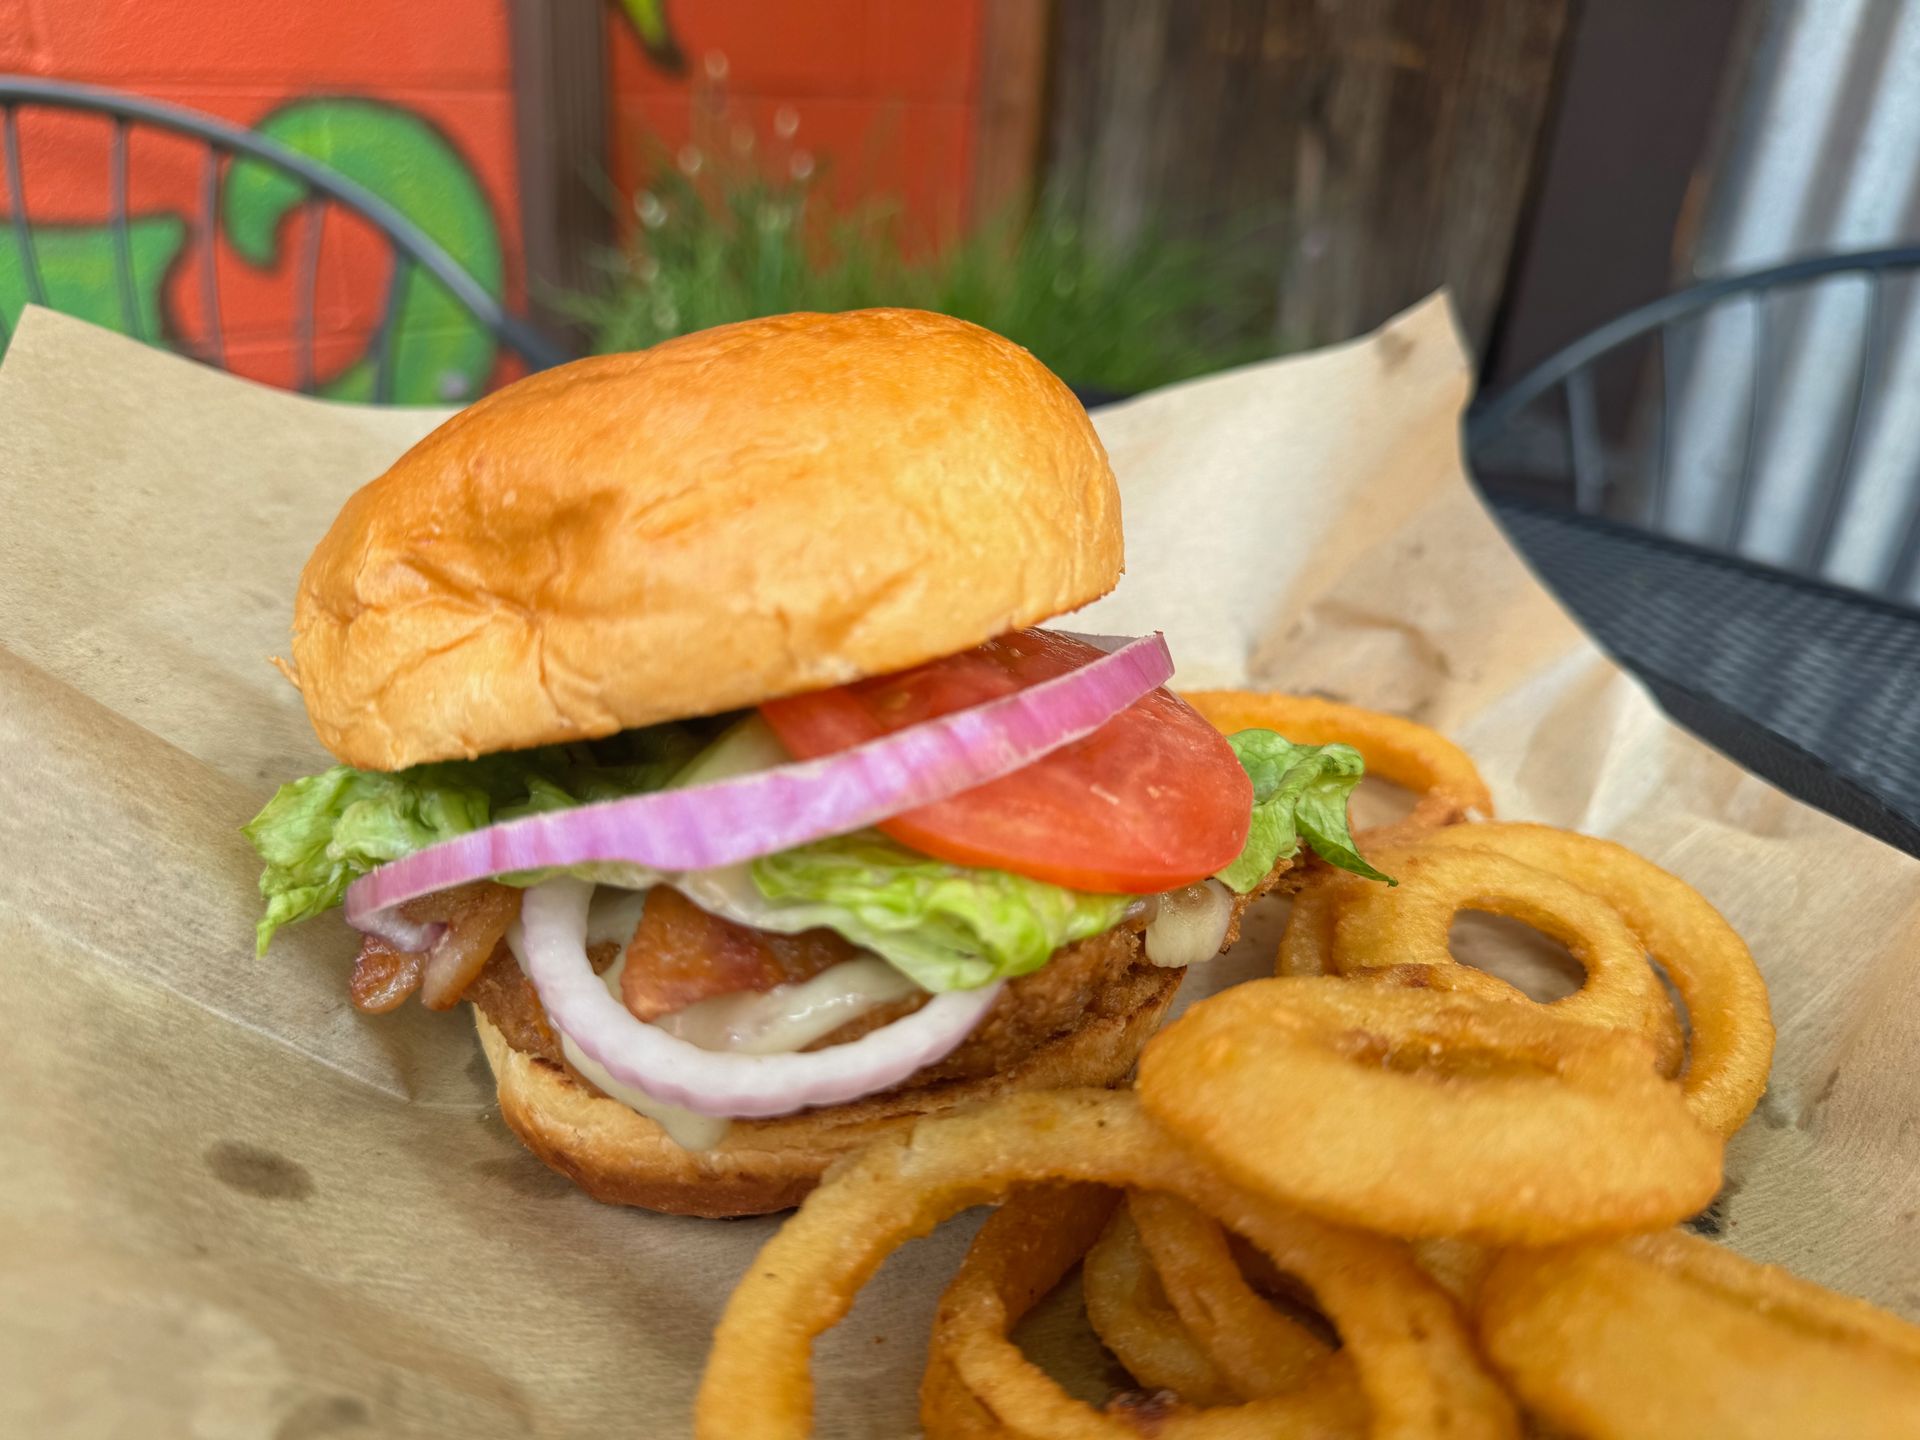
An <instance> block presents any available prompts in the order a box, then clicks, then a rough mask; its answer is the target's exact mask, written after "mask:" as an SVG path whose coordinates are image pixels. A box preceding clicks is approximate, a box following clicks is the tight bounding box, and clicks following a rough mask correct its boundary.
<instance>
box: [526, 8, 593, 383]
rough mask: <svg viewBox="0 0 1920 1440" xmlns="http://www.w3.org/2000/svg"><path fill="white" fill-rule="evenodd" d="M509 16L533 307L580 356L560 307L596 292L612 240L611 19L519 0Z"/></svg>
mask: <svg viewBox="0 0 1920 1440" xmlns="http://www.w3.org/2000/svg"><path fill="white" fill-rule="evenodd" d="M509 10H510V21H509V23H510V38H511V41H512V45H513V94H514V135H515V150H516V154H517V156H518V160H519V172H520V175H519V189H520V226H521V242H522V247H523V253H524V254H525V256H526V273H527V303H528V307H529V309H530V310H531V312H532V314H533V317H534V319H535V321H536V322H537V323H538V324H539V325H540V326H541V328H542V329H544V330H546V331H547V332H548V333H549V334H550V335H552V336H553V337H554V338H555V339H556V340H559V341H560V342H562V343H563V344H568V345H572V346H575V347H578V346H580V344H581V342H582V337H581V336H580V335H579V334H578V333H577V332H576V331H575V329H574V327H573V326H572V325H571V324H570V323H569V322H568V321H567V320H566V319H565V318H564V317H563V316H561V315H560V314H559V313H558V311H557V310H556V307H555V305H554V300H555V297H556V296H558V295H560V294H563V293H567V292H570V291H577V290H581V289H584V288H587V287H588V286H589V285H591V283H592V281H593V269H592V262H593V257H594V255H595V254H596V253H597V252H598V251H599V250H600V249H601V248H602V247H604V246H606V245H608V244H609V243H611V241H612V238H613V214H612V210H611V208H610V205H609V202H608V199H607V196H606V189H605V177H606V174H607V131H608V126H609V124H610V121H609V118H608V114H609V112H608V109H607V106H608V85H607V48H606V25H607V9H606V5H605V3H604V0H510V6H509Z"/></svg>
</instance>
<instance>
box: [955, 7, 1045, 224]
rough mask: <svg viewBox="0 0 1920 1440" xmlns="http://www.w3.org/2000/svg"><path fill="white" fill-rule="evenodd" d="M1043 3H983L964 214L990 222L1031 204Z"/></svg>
mask: <svg viewBox="0 0 1920 1440" xmlns="http://www.w3.org/2000/svg"><path fill="white" fill-rule="evenodd" d="M1052 8H1053V7H1052V4H1051V0H984V5H983V8H982V11H981V18H980V26H981V34H980V93H979V105H978V109H977V111H976V115H975V120H974V132H973V186H972V191H971V193H970V195H969V196H968V206H969V212H970V214H971V215H972V217H973V219H974V221H975V222H976V223H978V222H981V221H992V220H993V219H995V218H996V217H998V216H1000V215H1002V214H1004V213H1006V212H1007V211H1008V210H1009V209H1011V208H1014V207H1018V206H1023V205H1025V204H1026V202H1027V201H1028V200H1029V199H1030V198H1031V196H1032V191H1033V180H1034V169H1035V166H1036V164H1037V163H1038V161H1039V158H1040V132H1041V126H1042V120H1043V118H1044V117H1043V107H1044V103H1045V98H1046V85H1047V34H1048V28H1049V24H1050V20H1051V14H1050V12H1051V11H1052Z"/></svg>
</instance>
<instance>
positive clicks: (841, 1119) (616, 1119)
mask: <svg viewBox="0 0 1920 1440" xmlns="http://www.w3.org/2000/svg"><path fill="white" fill-rule="evenodd" d="M1185 973H1186V972H1185V971H1183V970H1154V971H1153V976H1154V979H1155V980H1156V981H1157V982H1158V983H1153V984H1149V985H1148V986H1146V987H1143V988H1144V989H1145V991H1146V998H1145V999H1144V1000H1143V1001H1142V1002H1141V1003H1140V1004H1139V1005H1137V1006H1136V1007H1135V1008H1133V1009H1131V1010H1129V1011H1127V1012H1126V1013H1125V1014H1122V1015H1111V1016H1096V1017H1093V1018H1090V1019H1089V1020H1088V1021H1087V1023H1085V1024H1084V1025H1081V1026H1080V1027H1079V1028H1077V1029H1075V1030H1071V1031H1069V1032H1067V1033H1066V1034H1064V1035H1059V1036H1056V1037H1054V1038H1053V1039H1051V1040H1049V1041H1047V1042H1046V1043H1044V1044H1043V1045H1041V1046H1040V1047H1039V1048H1038V1049H1036V1050H1034V1051H1032V1052H1031V1053H1029V1054H1028V1055H1027V1057H1026V1058H1025V1059H1023V1060H1021V1061H1020V1063H1019V1064H1017V1065H1015V1066H1013V1067H1012V1068H1010V1069H1007V1070H1003V1071H1001V1072H1000V1073H998V1074H994V1075H989V1076H984V1077H982V1078H979V1079H974V1080H958V1081H948V1082H943V1083H940V1084H934V1085H922V1086H918V1087H912V1086H910V1087H908V1088H906V1089H896V1090H889V1091H886V1092H884V1093H882V1094H879V1095H875V1096H872V1097H870V1098H868V1099H865V1100H855V1101H853V1102H851V1103H849V1104H846V1105H834V1106H829V1107H827V1108H826V1109H821V1110H804V1111H801V1112H800V1113H799V1114H797V1115H783V1116H780V1117H778V1118H776V1119H772V1120H736V1121H735V1122H734V1123H733V1125H732V1126H731V1127H730V1128H729V1129H728V1131H727V1134H726V1137H725V1138H724V1139H723V1140H722V1141H721V1142H720V1144H719V1145H718V1146H717V1147H716V1148H714V1149H712V1150H682V1149H681V1148H680V1147H679V1146H678V1145H676V1144H674V1143H673V1142H672V1141H671V1140H669V1139H668V1138H667V1136H666V1132H665V1131H663V1130H662V1129H661V1128H660V1127H659V1126H658V1125H656V1124H654V1123H653V1121H651V1120H649V1119H647V1118H646V1117H645V1116H643V1115H638V1114H635V1113H634V1112H633V1111H632V1110H629V1109H628V1108H627V1107H626V1106H624V1105H622V1104H620V1102H619V1101H617V1100H609V1099H607V1097H606V1096H604V1095H600V1094H598V1093H596V1092H595V1091H592V1090H589V1089H588V1088H587V1087H585V1086H584V1085H581V1084H579V1083H578V1082H577V1081H575V1080H574V1079H573V1078H572V1077H571V1076H570V1075H568V1074H567V1072H566V1071H565V1070H562V1069H561V1068H560V1067H559V1066H557V1065H555V1064H553V1063H552V1062H551V1061H548V1060H543V1059H541V1058H539V1057H538V1056H535V1055H528V1054H526V1053H525V1052H524V1051H520V1050H515V1049H514V1048H513V1047H512V1046H510V1045H509V1044H507V1041H506V1038H505V1037H504V1036H502V1035H501V1034H500V1032H499V1031H498V1030H496V1029H495V1028H494V1027H493V1025H492V1024H491V1023H490V1022H489V1021H488V1020H487V1017H486V1016H485V1015H483V1014H481V1013H480V1011H479V1010H478V1009H476V1010H475V1011H474V1013H473V1023H474V1026H475V1028H477V1029H478V1030H479V1032H480V1043H481V1045H483V1046H484V1047H485V1048H486V1052H487V1063H488V1064H489V1065H491V1066H492V1067H493V1078H494V1081H495V1083H496V1084H497V1085H498V1087H499V1091H500V1114H501V1117H502V1118H503V1119H504V1120H505V1121H506V1122H507V1124H508V1126H509V1127H510V1128H511V1129H512V1130H513V1133H514V1134H516V1135H518V1136H519V1137H520V1139H521V1141H522V1142H523V1143H524V1144H525V1145H526V1147H527V1148H528V1149H529V1150H531V1151H532V1152H533V1153H534V1154H535V1155H537V1156H539V1157H540V1158H541V1159H542V1160H544V1161H545V1162H546V1163H547V1164H548V1165H550V1166H551V1167H552V1168H553V1169H555V1170H558V1171H559V1172H560V1173H561V1174H562V1175H565V1176H567V1177H568V1178H569V1179H570V1180H572V1181H573V1182H574V1183H575V1184H576V1185H578V1186H579V1187H580V1188H581V1189H582V1190H585V1191H586V1192H587V1193H588V1194H589V1195H591V1196H593V1198H594V1199H596V1200H602V1201H605V1202H606V1203H608V1204H610V1205H637V1206H639V1207H641V1208H642V1209H646V1210H664V1211H667V1212H669V1213H671V1214H675V1215H704V1216H708V1217H710V1218H719V1217H722V1216H729V1215H763V1214H766V1213H767V1212H769V1211H773V1210H785V1209H788V1208H790V1207H791V1206H794V1205H798V1204H799V1203H800V1201H801V1199H802V1198H804V1197H805V1195H806V1193H807V1192H808V1191H809V1190H811V1189H812V1188H813V1187H814V1186H815V1185H816V1184H818V1183H819V1181H820V1176H821V1174H822V1173H823V1172H824V1171H825V1170H826V1168H827V1167H828V1166H829V1165H831V1164H833V1162H834V1161H836V1160H838V1159H839V1158H840V1157H841V1156H843V1155H846V1154H848V1153H849V1152H851V1151H854V1150H859V1149H861V1148H863V1147H864V1146H866V1145H868V1144H870V1143H871V1142H872V1141H874V1140H876V1139H878V1138H879V1137H880V1136H882V1135H885V1134H888V1133H890V1132H892V1131H894V1130H897V1129H900V1128H902V1127H904V1126H909V1125H911V1124H913V1122H914V1121H916V1120H918V1119H919V1118H920V1117H921V1116H922V1115H933V1114H938V1113H940V1112H941V1111H945V1110H951V1109H953V1108H955V1107H956V1106H960V1105H966V1104H969V1103H971V1102H973V1101H976V1100H985V1099H989V1098H991V1097H993V1096H996V1095H1003V1094H1006V1093H1008V1092H1010V1091H1015V1090H1057V1089H1063V1088H1066V1087H1070V1086H1080V1085H1117V1084H1119V1083H1120V1082H1121V1081H1122V1080H1124V1079H1126V1078H1127V1075H1128V1073H1129V1072H1130V1071H1131V1070H1132V1069H1133V1062H1134V1061H1135V1059H1137V1058H1138V1057H1139V1054H1140V1049H1141V1047H1142V1046H1144V1045H1145V1044H1146V1043H1147V1040H1148V1038H1149V1037H1150V1036H1151V1035H1152V1034H1153V1032H1154V1031H1155V1030H1156V1029H1158V1028H1159V1025H1160V1019H1161V1017H1162V1016H1163V1015H1164V1014H1165V1013H1166V1010H1167V1006H1168V1005H1170V1004H1171V1003H1172V1002H1173V995H1174V991H1176V990H1178V989H1179V988H1180V980H1181V977H1182V976H1183V975H1184V974H1185Z"/></svg>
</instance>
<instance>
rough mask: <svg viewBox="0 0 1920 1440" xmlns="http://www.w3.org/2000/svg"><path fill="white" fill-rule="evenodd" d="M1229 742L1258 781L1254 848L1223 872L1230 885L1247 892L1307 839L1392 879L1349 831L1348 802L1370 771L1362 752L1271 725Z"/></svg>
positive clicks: (1353, 866)
mask: <svg viewBox="0 0 1920 1440" xmlns="http://www.w3.org/2000/svg"><path fill="white" fill-rule="evenodd" d="M1227 743H1228V744H1229V745H1231V746H1233V753H1234V754H1235V755H1237V756H1239V757H1240V764H1241V767H1242V768H1243V769H1245V771H1246V772H1247V777H1248V778H1249V779H1250V780H1252V781H1253V824H1252V827H1251V828H1250V829H1249V830H1248V832H1247V843H1246V846H1245V847H1244V848H1243V849H1242V850H1241V851H1240V857H1239V858H1238V859H1237V860H1235V861H1234V862H1233V863H1232V864H1231V865H1229V866H1228V867H1227V868H1226V869H1224V870H1222V871H1221V872H1220V874H1219V877H1218V878H1219V879H1220V880H1222V881H1223V882H1225V884H1226V885H1227V886H1228V887H1229V888H1230V889H1233V890H1235V891H1237V892H1239V893H1240V894H1242V895H1244V894H1246V893H1247V891H1249V890H1251V889H1253V887H1254V886H1255V885H1258V884H1259V883H1260V881H1261V880H1262V879H1263V878H1264V877H1265V876H1266V873H1267V872H1268V871H1269V870H1271V869H1273V867H1274V865H1275V864H1276V863H1278V862H1279V860H1280V859H1281V858H1282V857H1283V856H1287V855H1291V854H1293V853H1294V851H1296V850H1297V849H1299V848H1300V841H1301V839H1302V838H1303V837H1304V838H1305V840H1306V842H1307V844H1308V845H1310V846H1312V847H1313V852H1314V854H1316V855H1318V856H1319V857H1320V858H1321V859H1322V860H1325V861H1326V862H1327V863H1328V864H1330V865H1337V866H1339V867H1340V868H1341V869H1342V870H1350V871H1352V872H1353V873H1354V874H1355V875H1361V876H1364V877H1366V878H1367V879H1369V880H1387V877H1386V876H1385V875H1382V874H1381V873H1380V872H1379V871H1378V870H1376V869H1374V868H1373V866H1371V865H1369V864H1368V863H1367V862H1366V861H1365V860H1364V859H1362V858H1361V855H1360V852H1359V851H1358V850H1356V849H1355V848H1354V844H1353V836H1352V834H1351V833H1350V832H1349V831H1348V829H1347V800H1348V798H1349V797H1350V796H1351V795H1352V794H1353V787H1354V786H1355V785H1358V784H1359V783H1360V776H1361V773H1362V772H1363V771H1364V769H1365V768H1366V767H1365V765H1364V764H1363V762H1362V761H1361V759H1360V752H1359V751H1357V750H1355V749H1354V748H1353V747H1352V746H1351V745H1296V744H1294V743H1293V742H1292V741H1291V740H1286V739H1283V738H1282V737H1280V736H1278V735H1276V734H1274V733H1273V732H1272V731H1271V730H1242V731H1241V732H1240V733H1239V734H1237V735H1230V736H1228V737H1227ZM1388 883H1389V884H1391V883H1392V881H1390V880H1388Z"/></svg>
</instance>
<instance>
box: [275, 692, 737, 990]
mask: <svg viewBox="0 0 1920 1440" xmlns="http://www.w3.org/2000/svg"><path fill="white" fill-rule="evenodd" d="M703 739H704V737H703V736H702V735H701V734H700V733H699V732H698V731H696V730H694V729H692V728H690V727H684V726H677V725H657V726H654V727H652V728H651V729H647V730H630V731H626V732H624V733H622V734H620V735H616V736H614V737H612V738H611V739H609V740H605V741H595V742H593V743H591V744H584V745H565V746H557V745H556V746H547V747H545V748H543V749H538V750H521V751H513V752H509V753H507V754H502V755H488V756H483V757H482V758H481V759H478V760H454V761H447V762H445V763H442V764H435V765H417V766H414V767H413V768H412V769H410V770H397V771H394V772H393V773H391V774H383V773H380V772H377V771H368V770H355V769H352V768H351V767H349V766H346V765H336V766H334V767H333V768H332V769H331V770H328V771H326V772H324V773H322V774H319V775H308V776H304V777H303V778H301V779H299V780H295V781H294V782H293V783H292V784H290V785H282V786H281V787H280V788H279V790H278V791H276V792H275V793H274V796H273V798H272V799H271V800H269V801H268V802H267V804H266V807H265V808H264V809H262V810H261V812H260V813H259V814H258V815H256V816H254V817H253V819H252V820H250V821H249V822H248V823H247V825H246V826H245V827H244V828H245V833H246V837H247V839H248V840H249V841H251V842H252V844H253V848H254V849H255V850H256V851H257V852H259V855H260V858H261V860H263V861H264V862H265V864H266V868H265V869H264V870H263V871H262V872H261V875H260V894H261V896H262V897H263V898H264V899H265V900H266V912H265V913H264V914H263V915H262V916H261V917H260V923H259V925H258V927H257V928H256V930H255V932H254V943H255V945H256V946H257V948H258V951H259V953H261V954H265V953H266V949H267V946H268V945H269V944H270V943H271V942H272V940H273V936H274V932H275V931H276V930H278V929H279V928H280V927H281V926H282V925H290V924H292V923H293V922H294V921H296V920H305V919H308V918H309V917H311V916H314V915H318V914H321V913H322V912H323V911H326V910H329V909H331V908H332V907H333V906H335V905H338V904H339V903H340V901H341V899H342V897H344V896H345V894H346V890H347V886H348V885H350V884H352V883H353V882H354V881H355V880H357V879H358V878H359V877H360V876H362V875H364V874H366V873H367V872H368V871H369V870H372V869H373V868H374V867H376V866H379V865H384V864H386V862H387V861H389V860H397V859H399V858H400V857H401V856H402V855H410V854H412V853H413V852H414V851H415V850H420V849H423V848H425V847H426V846H428V845H431V844H433V843H435V842H436V841H439V840H449V839H452V838H453V837H454V836H456V835H463V834H465V833H466V832H467V831H469V830H478V829H479V828H481V827H482V826H484V825H490V824H492V823H493V822H494V821H495V820H510V819H512V818H513V817H514V816H516V815H530V814H533V813H535V812H537V811H541V810H556V809H562V808H564V807H566V806H569V805H580V804H584V803H586V802H587V801H590V800H611V799H617V798H618V797H620V796H622V795H637V794H641V793H643V792H645V791H648V790H658V789H660V788H661V787H662V786H664V785H666V784H667V783H668V782H669V781H671V780H672V779H673V778H674V776H675V775H676V774H677V773H678V772H679V771H680V770H681V769H683V768H684V767H685V766H686V764H687V762H688V761H689V760H691V759H692V757H693V756H694V755H695V754H697V753H698V752H699V750H700V748H701V745H702V743H703ZM538 878H540V877H538V876H526V877H506V876H503V877H502V879H504V880H507V881H508V883H523V884H531V883H533V881H534V880H536V879H538Z"/></svg>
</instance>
